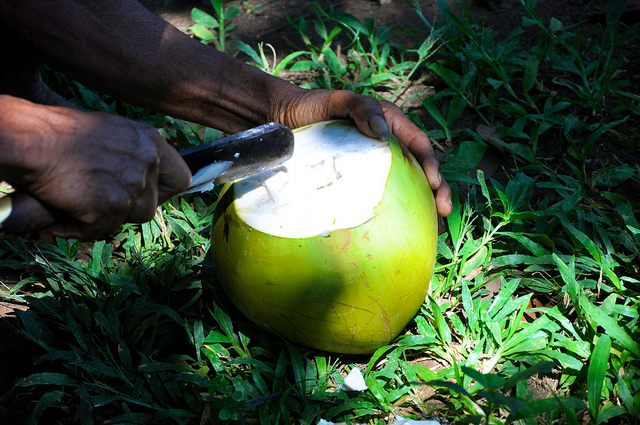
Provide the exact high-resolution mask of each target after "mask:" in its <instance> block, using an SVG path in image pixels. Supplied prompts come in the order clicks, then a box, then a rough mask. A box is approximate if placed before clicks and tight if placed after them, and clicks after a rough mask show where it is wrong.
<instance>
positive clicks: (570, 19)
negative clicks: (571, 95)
mask: <svg viewBox="0 0 640 425" xmlns="http://www.w3.org/2000/svg"><path fill="white" fill-rule="evenodd" d="M465 1H466V6H468V7H469V10H470V11H471V13H472V15H473V16H474V17H477V18H481V19H482V21H484V25H485V26H486V27H487V28H492V29H494V30H495V32H496V33H497V34H498V36H499V35H501V34H506V33H507V32H509V31H510V30H511V29H512V28H514V27H515V26H518V25H520V24H521V21H520V19H521V17H520V16H521V15H520V10H521V9H520V6H519V1H518V0H474V1H472V2H470V3H469V0H465ZM387 2H388V0H387ZM142 3H143V4H145V5H146V6H147V7H148V8H149V9H150V10H152V11H153V12H154V13H156V14H157V15H159V16H160V17H162V18H164V19H166V20H168V21H169V22H171V23H172V24H174V25H175V26H176V27H178V28H179V29H181V30H183V31H185V30H186V29H187V28H188V27H189V26H190V25H191V24H192V21H191V18H190V11H191V9H192V8H193V7H198V8H200V9H202V10H205V11H209V12H211V7H210V3H209V1H208V0H177V1H173V2H170V1H168V0H143V1H142ZM165 3H168V4H165ZM312 3H313V2H311V1H308V0H233V1H225V7H228V6H229V5H231V4H235V5H237V6H238V7H240V8H241V10H243V12H245V13H242V14H240V15H239V16H238V17H236V18H234V19H233V20H232V22H233V24H234V25H235V26H236V28H235V29H233V30H232V31H230V32H229V33H228V35H229V38H231V39H236V40H243V41H245V42H246V43H248V44H250V45H252V46H255V45H256V44H257V43H258V42H265V43H269V44H271V45H273V46H274V48H275V50H276V52H277V53H278V56H279V57H284V56H285V55H286V54H288V53H289V52H291V51H294V50H299V49H301V48H303V47H304V46H303V45H302V41H301V39H300V36H299V34H298V33H297V32H296V31H295V30H293V29H292V28H291V27H290V25H289V23H288V21H287V19H286V15H287V14H289V15H290V16H292V17H293V18H294V19H295V20H296V21H297V20H298V19H299V18H300V17H302V16H304V17H306V18H307V19H308V20H311V21H312V20H313V18H314V16H315V13H314V11H313V8H312ZM315 3H317V4H318V5H319V6H320V7H322V8H324V9H325V10H330V8H333V9H334V10H338V11H343V12H348V13H350V14H352V15H354V16H355V17H357V18H359V19H363V18H365V17H371V18H374V19H375V22H376V24H377V25H385V26H387V27H390V28H393V29H395V30H397V31H399V32H400V33H402V32H405V33H407V34H408V33H420V32H424V33H425V34H426V33H427V31H428V30H427V28H425V26H424V24H423V23H422V22H421V21H420V19H419V18H418V17H417V16H416V14H415V11H414V10H413V9H412V7H410V5H409V4H408V2H407V1H405V0H391V1H390V2H389V3H388V4H381V1H380V0H348V1H324V0H318V1H316V2H315ZM418 3H419V4H420V6H421V8H422V11H423V13H424V15H425V16H426V17H427V19H430V20H432V21H433V20H435V19H438V7H437V1H436V0H418ZM609 4H610V2H608V1H605V0H594V1H587V0H540V1H539V2H538V6H537V8H536V11H537V13H538V14H539V15H540V16H541V17H543V18H544V19H545V20H546V21H548V20H549V19H550V18H551V17H552V16H553V17H556V18H557V19H559V20H560V21H562V23H563V24H564V25H565V26H569V25H574V24H579V23H586V24H587V25H591V24H594V23H596V22H598V21H599V20H600V21H601V20H603V19H604V16H605V15H604V14H605V12H606V10H607V8H608V7H609ZM452 7H453V6H452ZM639 15H640V0H631V1H629V7H628V13H626V14H625V16H624V19H626V20H628V21H630V22H638V19H639V18H638V16H639ZM406 40H407V42H408V40H409V38H408V37H407V38H406ZM629 49H636V50H635V51H636V52H637V51H640V50H639V49H640V46H638V43H637V41H636V44H635V45H633V46H629ZM628 56H629V55H628ZM620 72H621V73H622V78H625V79H627V80H629V81H630V82H631V84H632V87H630V88H629V89H628V90H629V91H630V92H632V93H640V89H639V88H640V57H639V56H638V55H637V54H635V55H630V56H629V60H628V62H626V63H625V67H624V69H621V70H620ZM635 124H637V122H636V123H635ZM622 154H628V153H624V152H623V153H622ZM634 155H638V152H637V149H636V152H635V153H634ZM636 189H637V188H636ZM636 195H637V193H636ZM20 279H21V276H19V275H16V274H15V273H13V272H12V271H11V270H10V269H6V268H2V267H0V287H2V286H1V285H3V284H4V285H8V286H11V285H12V284H15V283H16V282H18V281H19V280H20ZM21 308H24V307H23V306H21V305H19V304H14V303H10V302H0V334H1V335H2V336H1V338H2V339H1V340H0V397H1V396H2V394H3V393H4V392H5V391H6V390H8V389H9V388H10V387H11V386H12V385H13V383H14V382H15V379H17V378H19V377H24V376H28V375H29V373H30V369H31V367H32V360H31V356H32V354H34V353H36V352H37V351H36V350H37V347H35V346H33V345H32V344H30V343H28V342H26V341H25V340H24V339H23V338H21V337H20V335H19V334H18V333H17V332H15V330H14V325H15V323H16V318H15V310H18V309H21ZM8 417H14V418H15V416H14V415H13V414H10V412H8V411H7V410H6V407H3V406H2V404H1V403H0V423H8V422H5V421H4V420H5V419H3V418H8Z"/></svg>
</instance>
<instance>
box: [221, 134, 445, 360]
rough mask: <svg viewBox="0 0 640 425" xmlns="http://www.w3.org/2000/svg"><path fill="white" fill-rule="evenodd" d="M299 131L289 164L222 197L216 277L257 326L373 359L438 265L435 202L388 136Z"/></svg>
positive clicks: (419, 299)
mask: <svg viewBox="0 0 640 425" xmlns="http://www.w3.org/2000/svg"><path fill="white" fill-rule="evenodd" d="M294 133H295V145H294V152H293V156H292V157H291V159H289V160H288V161H286V162H285V163H283V164H282V165H281V166H279V167H276V168H274V169H271V170H269V171H267V172H264V173H262V174H259V175H256V176H252V177H249V178H247V179H244V180H242V181H239V182H236V183H234V184H231V185H228V186H226V187H225V188H224V189H223V192H222V194H221V196H220V199H219V201H218V205H217V206H216V211H215V215H214V222H213V228H212V247H211V256H212V260H213V262H214V264H215V269H216V273H217V275H218V278H219V281H220V284H221V285H222V287H223V288H224V290H225V292H226V293H227V295H228V296H229V298H230V299H231V301H232V302H233V303H234V304H235V305H236V306H237V307H238V309H239V310H240V311H242V313H244V314H245V315H246V316H247V317H248V318H249V319H251V321H253V322H254V323H255V324H257V325H258V326H260V327H262V328H265V329H268V330H271V331H273V332H276V333H278V334H280V335H282V336H283V337H285V338H288V339H290V340H292V341H295V342H298V343H300V344H304V345H307V346H310V347H313V348H317V349H321V350H326V351H332V352H338V353H353V354H357V353H371V352H373V351H374V350H375V349H376V348H378V347H380V346H382V345H384V344H387V343H389V342H391V341H392V340H393V339H394V338H395V337H396V336H397V335H398V334H399V333H400V332H401V331H402V329H403V328H404V327H405V326H406V325H407V323H408V322H409V321H410V320H411V319H412V318H413V316H414V315H415V314H416V313H417V311H418V310H419V308H420V306H421V305H422V303H423V302H424V299H425V296H426V294H427V289H428V287H429V282H430V280H431V276H432V273H433V267H434V262H435V255H436V242H437V219H436V208H435V202H434V198H433V194H432V192H431V189H430V187H429V184H428V182H427V180H426V177H425V176H424V174H423V172H422V170H421V168H420V166H419V165H418V163H417V162H416V160H415V159H414V158H413V157H412V156H411V154H410V153H409V152H408V151H407V150H406V149H405V148H404V147H402V146H401V145H400V144H399V143H398V142H397V141H396V140H395V139H393V138H392V139H391V140H390V141H389V142H384V141H380V140H377V139H372V138H369V137H367V136H364V135H363V134H362V133H360V132H359V130H358V129H357V128H356V127H355V126H353V125H351V124H349V123H346V122H343V121H327V122H322V123H317V124H314V125H311V126H307V127H304V128H300V129H297V130H295V131H294Z"/></svg>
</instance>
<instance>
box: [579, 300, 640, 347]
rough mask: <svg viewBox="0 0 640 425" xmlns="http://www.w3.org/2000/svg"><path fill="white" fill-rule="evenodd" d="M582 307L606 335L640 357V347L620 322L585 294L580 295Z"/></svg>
mask: <svg viewBox="0 0 640 425" xmlns="http://www.w3.org/2000/svg"><path fill="white" fill-rule="evenodd" d="M579 299H580V306H581V307H582V308H583V309H584V311H585V312H586V313H587V314H588V315H589V316H591V318H592V320H593V321H594V322H595V323H597V324H598V326H601V327H602V328H603V329H604V330H605V332H606V334H607V335H608V336H610V337H611V338H613V339H614V340H615V341H616V342H618V343H619V344H620V345H621V346H622V347H624V348H625V349H627V350H629V351H630V352H631V353H633V354H634V355H635V356H636V357H640V346H638V343H637V342H636V341H634V339H633V338H632V337H631V336H629V334H628V333H627V332H626V331H625V330H624V329H623V328H622V327H621V326H620V325H619V324H618V321H617V320H615V319H614V318H613V317H611V316H609V315H608V314H607V312H606V311H603V310H602V309H600V308H598V307H596V306H595V305H593V304H592V303H591V301H589V299H588V298H587V296H586V295H585V294H584V293H582V292H581V293H580V294H579Z"/></svg>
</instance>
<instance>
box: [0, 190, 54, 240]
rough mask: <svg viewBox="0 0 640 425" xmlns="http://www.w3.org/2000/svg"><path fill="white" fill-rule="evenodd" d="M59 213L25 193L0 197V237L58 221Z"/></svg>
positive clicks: (42, 227)
mask: <svg viewBox="0 0 640 425" xmlns="http://www.w3.org/2000/svg"><path fill="white" fill-rule="evenodd" d="M60 216H61V213H60V212H58V211H56V210H53V209H51V208H47V207H46V206H44V205H43V204H42V203H41V202H40V201H38V200H37V199H36V198H34V197H32V196H29V195H27V194H25V193H12V194H10V195H8V196H5V197H2V198H0V239H2V238H3V237H7V236H20V235H25V234H27V233H32V232H37V231H38V230H42V229H44V228H46V227H49V226H51V225H53V224H54V223H56V222H57V221H58V218H59V217H60Z"/></svg>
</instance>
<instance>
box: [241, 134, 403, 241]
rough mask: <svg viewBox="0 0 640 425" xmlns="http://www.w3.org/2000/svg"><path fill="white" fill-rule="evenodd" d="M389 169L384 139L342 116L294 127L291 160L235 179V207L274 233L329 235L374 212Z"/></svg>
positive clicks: (254, 224)
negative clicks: (328, 120) (368, 133)
mask: <svg viewBox="0 0 640 425" xmlns="http://www.w3.org/2000/svg"><path fill="white" fill-rule="evenodd" d="M390 170H391V150H390V148H389V144H388V143H387V142H386V141H381V140H377V139H373V138H370V137H367V136H365V135H363V134H362V133H360V131H359V130H358V129H357V128H355V127H353V126H351V125H348V124H346V123H342V122H324V123H319V124H314V125H312V126H308V127H303V128H301V129H298V130H297V131H296V132H295V142H294V151H293V156H292V157H291V158H290V159H289V160H287V161H286V162H285V163H283V164H282V165H281V166H279V167H276V168H274V169H272V170H269V171H266V172H264V173H262V174H259V175H256V176H253V177H249V178H247V179H244V180H242V181H240V182H237V183H236V186H235V191H236V192H235V195H236V201H235V207H236V212H237V214H238V216H239V217H240V218H241V219H242V220H243V221H244V222H245V223H246V224H248V225H249V226H251V227H252V228H254V229H257V230H259V231H261V232H264V233H267V234H270V235H274V236H280V237H286V238H307V237H314V236H318V235H322V236H328V235H329V234H330V233H331V232H332V231H336V230H341V229H350V228H353V227H356V226H359V225H361V224H363V223H365V222H366V221H368V220H370V219H372V218H373V217H374V216H375V211H374V208H375V207H376V205H378V204H379V203H380V200H381V199H382V196H383V195H384V191H385V187H386V182H387V178H388V176H389V172H390Z"/></svg>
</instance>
